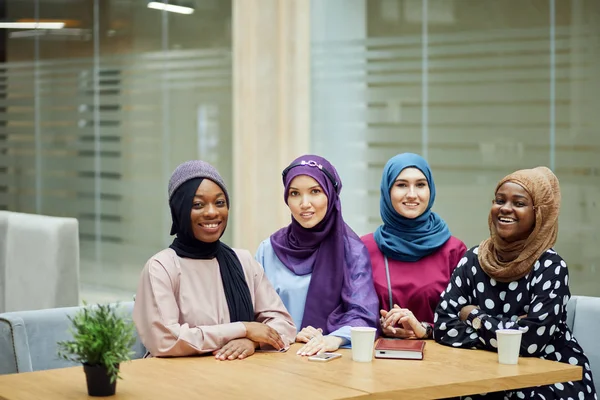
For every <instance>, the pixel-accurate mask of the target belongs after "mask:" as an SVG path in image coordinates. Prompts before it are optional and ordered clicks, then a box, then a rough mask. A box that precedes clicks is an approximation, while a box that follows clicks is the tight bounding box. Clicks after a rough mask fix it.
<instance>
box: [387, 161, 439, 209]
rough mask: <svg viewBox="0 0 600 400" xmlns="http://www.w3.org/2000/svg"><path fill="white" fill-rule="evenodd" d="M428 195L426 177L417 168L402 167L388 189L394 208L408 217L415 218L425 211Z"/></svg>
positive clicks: (429, 193)
mask: <svg viewBox="0 0 600 400" xmlns="http://www.w3.org/2000/svg"><path fill="white" fill-rule="evenodd" d="M430 195H431V192H430V191H429V184H428V183H427V178H426V177H425V175H424V174H423V172H421V170H419V169H417V168H405V169H403V170H402V171H401V172H400V174H398V176H397V177H396V180H395V181H394V185H393V186H392V188H391V189H390V199H391V200H392V205H393V206H394V210H396V212H397V213H398V214H400V215H402V216H403V217H405V218H409V219H414V218H417V217H418V216H419V215H421V214H423V213H424V212H425V210H426V209H427V206H428V205H429V196H430Z"/></svg>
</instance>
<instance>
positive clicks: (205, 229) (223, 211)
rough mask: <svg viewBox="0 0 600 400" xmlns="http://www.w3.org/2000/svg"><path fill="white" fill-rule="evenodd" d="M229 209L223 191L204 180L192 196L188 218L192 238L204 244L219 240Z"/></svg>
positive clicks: (208, 180)
mask: <svg viewBox="0 0 600 400" xmlns="http://www.w3.org/2000/svg"><path fill="white" fill-rule="evenodd" d="M228 217H229V208H228V207H227V201H226V198H225V194H224V193H223V190H222V189H221V188H220V187H219V185H217V184H216V183H214V182H213V181H211V180H210V179H204V180H203V181H202V183H201V184H200V186H198V189H197V190H196V195H195V196H194V200H193V204H192V211H191V215H190V218H191V220H192V231H193V232H194V237H195V238H196V239H197V240H200V241H202V242H205V243H213V242H216V241H217V240H219V238H220V237H221V235H223V232H224V231H225V228H226V227H227V218H228Z"/></svg>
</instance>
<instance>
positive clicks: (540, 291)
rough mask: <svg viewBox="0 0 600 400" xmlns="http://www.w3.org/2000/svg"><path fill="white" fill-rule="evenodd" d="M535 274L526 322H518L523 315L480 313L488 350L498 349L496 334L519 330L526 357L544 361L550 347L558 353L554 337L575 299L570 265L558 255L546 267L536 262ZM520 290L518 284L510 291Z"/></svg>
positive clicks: (513, 283)
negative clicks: (542, 357)
mask: <svg viewBox="0 0 600 400" xmlns="http://www.w3.org/2000/svg"><path fill="white" fill-rule="evenodd" d="M532 274H533V279H532V280H531V282H530V283H528V285H529V291H530V292H531V300H530V304H529V306H525V308H524V310H523V312H524V314H523V315H525V317H524V318H521V319H518V317H519V315H516V314H514V315H512V316H510V317H502V318H501V317H498V316H492V315H489V314H487V313H485V312H482V313H479V315H478V316H479V318H480V319H481V322H482V325H481V328H480V329H479V330H478V333H479V336H480V337H481V338H483V339H484V341H485V344H486V347H487V348H490V347H491V348H493V349H497V343H496V333H495V332H496V330H498V329H519V330H521V331H522V332H523V336H522V338H521V350H520V354H521V355H522V356H534V357H540V356H542V355H544V354H545V350H546V347H547V346H552V348H551V349H552V351H553V350H554V346H553V344H552V343H553V342H552V339H553V334H554V332H555V331H556V330H557V328H558V324H559V323H560V322H561V321H562V320H564V319H565V317H564V314H565V313H566V304H567V303H568V302H569V298H570V297H571V294H570V291H569V287H568V280H569V275H568V269H567V264H566V263H565V262H564V261H563V260H562V258H561V257H560V256H559V255H558V254H555V255H554V256H553V257H550V258H547V259H545V260H543V264H542V263H540V261H536V263H535V265H534V269H533V271H532ZM516 288H517V282H511V283H510V284H509V290H510V289H516ZM510 306H511V305H510V303H506V304H505V307H506V309H507V312H510ZM467 324H470V321H467Z"/></svg>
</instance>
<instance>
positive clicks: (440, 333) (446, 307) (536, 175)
mask: <svg viewBox="0 0 600 400" xmlns="http://www.w3.org/2000/svg"><path fill="white" fill-rule="evenodd" d="M559 209H560V187H559V185H558V179H557V178H556V176H555V175H554V174H553V173H552V171H550V170H549V169H548V168H546V167H537V168H534V169H525V170H520V171H517V172H514V173H512V174H510V175H508V176H506V177H505V178H504V179H502V180H501V181H500V182H499V183H498V185H497V186H496V192H495V197H494V200H493V202H492V209H491V211H490V215H489V218H488V224H489V227H490V237H489V238H488V239H486V240H484V241H483V242H481V244H480V245H479V246H476V247H474V248H472V249H470V250H469V251H467V253H466V254H465V256H464V257H463V258H462V259H461V260H460V262H459V263H458V266H457V267H456V269H455V270H454V272H453V274H452V277H451V279H450V283H449V284H448V287H447V288H446V290H445V291H443V292H442V296H441V299H440V303H439V305H438V306H437V308H436V311H435V315H434V321H435V327H434V337H435V339H436V341H438V342H439V343H441V344H444V345H447V346H453V347H461V348H466V349H471V348H478V349H485V350H490V351H497V342H496V334H495V331H496V330H497V329H503V328H504V329H519V330H521V331H522V332H523V336H522V340H521V350H520V355H521V356H522V357H540V358H544V359H547V360H553V361H559V362H564V363H570V364H574V365H580V366H582V367H583V379H582V380H580V381H576V382H567V383H556V384H554V385H548V386H541V387H535V388H528V389H520V390H515V391H508V392H506V393H490V394H487V395H477V396H470V398H472V399H474V398H482V397H485V398H500V399H503V398H509V399H513V398H514V399H525V398H527V399H529V398H540V399H541V398H544V399H555V398H556V399H558V398H565V399H566V398H573V399H596V398H597V397H596V391H595V388H594V383H593V380H592V372H591V370H590V365H589V361H588V359H587V357H586V356H585V354H584V353H583V350H582V348H581V346H579V344H578V343H577V340H575V338H574V337H573V334H572V333H571V332H570V330H569V328H568V327H567V322H566V321H567V312H566V305H567V302H568V301H569V298H570V296H571V293H570V291H569V285H568V284H569V272H568V269H567V264H566V263H565V261H563V259H562V258H561V257H560V256H559V255H558V254H557V253H556V252H555V251H554V250H553V249H552V247H553V246H554V243H555V242H556V237H557V234H558V213H559Z"/></svg>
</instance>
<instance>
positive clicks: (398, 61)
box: [312, 0, 600, 295]
mask: <svg viewBox="0 0 600 400" xmlns="http://www.w3.org/2000/svg"><path fill="white" fill-rule="evenodd" d="M313 3H318V2H313ZM334 3H335V2H334ZM336 4H337V3H336ZM349 4H350V3H348V4H341V3H340V4H337V7H338V9H337V10H336V9H333V8H335V7H334V6H331V7H332V8H331V9H329V10H325V11H329V13H328V14H327V15H326V16H324V17H321V19H322V20H323V21H326V22H327V24H329V26H334V27H336V29H333V30H332V29H329V28H328V29H324V28H323V26H321V25H319V24H318V23H316V22H318V21H319V20H318V19H317V20H316V22H315V18H316V17H314V16H313V30H314V31H315V32H316V33H313V45H312V49H313V59H312V63H313V116H312V118H313V132H312V135H313V143H314V148H315V150H316V151H318V152H321V153H322V154H323V155H325V156H328V157H331V158H332V159H335V156H336V155H338V156H339V157H338V160H339V161H338V169H339V170H340V173H341V174H342V176H343V177H346V176H355V175H356V173H355V168H356V166H357V165H358V166H361V167H363V168H364V167H365V166H366V167H367V171H368V172H367V176H366V179H364V180H362V181H361V182H356V183H353V185H355V186H354V187H353V188H352V189H351V190H354V192H353V193H352V195H347V196H346V198H345V200H344V201H345V203H344V207H345V209H346V208H348V207H349V208H350V209H353V210H363V211H359V212H352V213H347V214H346V215H347V219H348V221H349V223H350V224H351V225H352V226H353V227H355V228H356V230H357V231H359V232H360V233H366V232H369V231H373V230H374V229H375V228H376V226H377V225H378V224H379V223H380V218H379V181H380V177H381V170H382V168H383V165H384V163H385V162H386V161H387V160H388V159H389V158H390V157H391V156H393V155H395V154H397V153H400V152H406V151H411V152H417V153H420V154H423V155H425V156H426V157H427V158H428V160H429V162H430V164H431V166H432V169H433V171H434V176H435V179H436V185H437V188H438V199H437V201H436V211H437V212H438V213H440V215H442V217H443V218H444V219H446V221H447V222H448V224H449V225H450V228H451V230H452V232H453V234H455V235H456V236H457V237H459V238H461V239H462V240H464V241H465V243H467V245H468V246H474V245H476V244H478V243H479V242H480V241H481V240H483V239H484V238H485V237H486V236H487V235H488V231H487V229H488V228H487V214H488V212H489V208H490V204H491V199H492V196H493V190H494V185H495V184H496V182H497V181H498V180H499V179H500V178H502V177H503V176H504V175H506V174H508V173H510V172H512V171H514V170H516V169H520V168H530V167H535V166H538V165H547V166H550V167H552V168H553V169H554V170H555V171H556V173H557V175H558V177H559V179H560V181H561V186H562V193H563V206H562V210H561V212H562V214H561V229H560V235H559V241H558V244H557V249H558V250H559V251H560V253H561V255H563V256H564V257H565V259H566V260H567V262H568V263H569V264H570V266H571V268H570V270H571V278H572V286H571V287H572V290H573V292H574V293H577V294H592V295H600V289H598V287H600V286H599V285H598V281H600V250H598V246H596V245H595V243H596V242H597V239H598V235H599V232H600V217H598V212H597V207H598V205H597V201H596V200H595V199H597V198H598V197H599V195H600V193H599V192H600V180H599V174H600V173H599V168H600V163H599V162H598V161H597V160H598V158H597V156H596V154H597V152H598V150H599V141H600V139H599V138H600V136H598V134H597V133H598V130H599V128H600V114H599V113H598V112H597V111H594V110H598V109H600V100H599V99H598V97H597V96H594V95H592V93H594V90H597V89H598V87H599V85H600V75H599V74H598V73H597V71H600V46H599V38H600V24H599V22H600V3H598V2H595V1H589V0H570V1H560V2H559V1H556V2H553V1H549V0H528V1H521V0H507V1H495V0H429V1H426V2H424V1H418V0H373V1H365V2H360V1H353V2H351V4H352V7H354V10H355V18H362V20H364V21H366V29H365V30H364V31H363V35H362V37H356V36H354V37H344V36H339V35H338V36H337V37H336V36H335V33H338V32H340V31H342V32H344V31H343V29H344V25H343V24H342V22H341V18H342V17H341V16H343V15H344V12H347V11H348V8H349V7H351V6H350V5H349ZM553 4H554V7H555V9H553V8H552V5H553ZM321 11H323V10H321ZM361 12H362V14H361V15H360V16H359V17H356V13H359V14H360V13H361ZM346 29H347V30H349V29H351V25H347V27H346ZM332 31H333V34H332V33H331V32H332ZM322 32H325V34H323V33H322ZM324 49H327V51H325V50H324ZM594 71H596V72H594ZM337 82H343V83H344V85H345V87H346V88H345V89H343V90H336V87H335V84H336V83H337ZM349 87H350V88H353V89H354V92H353V95H352V96H348V95H347V93H346V92H345V91H347V90H349V89H348V88H349ZM336 109H343V110H345V111H346V112H345V115H344V116H339V117H337V118H333V119H332V115H335V114H332V113H331V112H330V110H336ZM324 127H326V128H327V129H324ZM352 130H356V131H359V132H360V133H359V134H354V135H346V132H348V131H350V132H352ZM332 132H335V133H332ZM336 134H337V135H338V137H339V136H344V137H346V139H347V140H346V141H344V142H341V141H338V143H339V145H338V146H334V145H333V144H332V143H330V141H331V140H332V139H330V137H331V135H336ZM325 143H327V146H325V145H324V144H325ZM347 148H351V149H354V153H352V154H353V157H344V156H343V154H344V152H345V151H346V150H345V149H347ZM346 187H348V186H346ZM364 210H367V211H366V212H365V211H364Z"/></svg>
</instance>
